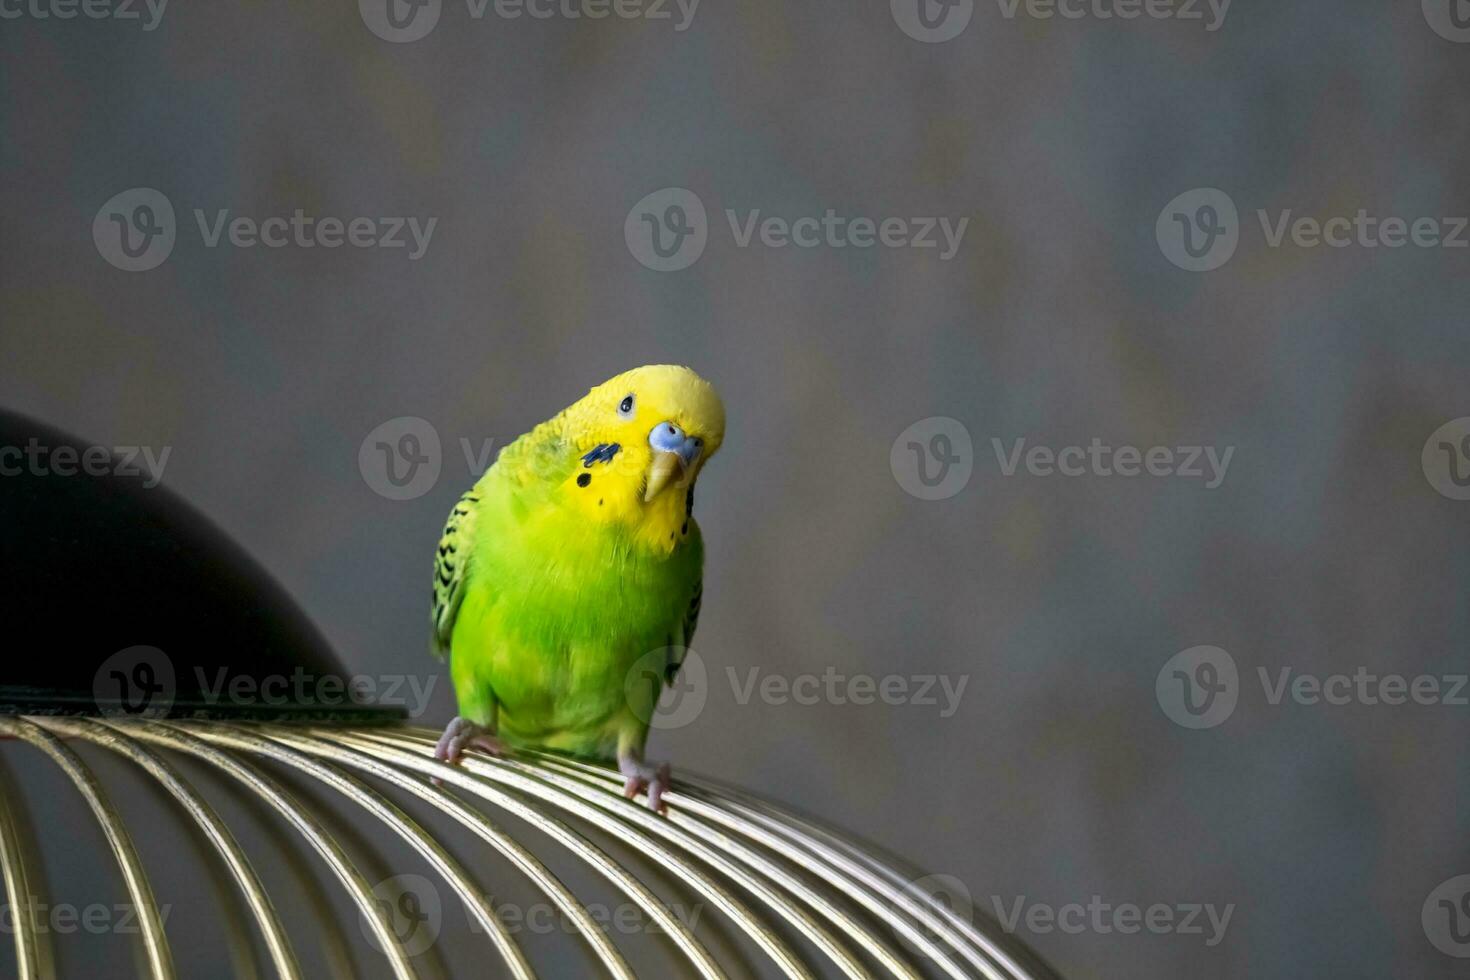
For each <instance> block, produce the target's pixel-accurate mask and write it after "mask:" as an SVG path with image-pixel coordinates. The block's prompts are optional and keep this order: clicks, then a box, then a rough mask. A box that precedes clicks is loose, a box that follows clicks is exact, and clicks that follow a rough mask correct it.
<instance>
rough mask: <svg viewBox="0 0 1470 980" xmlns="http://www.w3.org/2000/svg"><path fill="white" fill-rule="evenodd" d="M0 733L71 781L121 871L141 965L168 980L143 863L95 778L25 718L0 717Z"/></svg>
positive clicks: (169, 959) (167, 960)
mask: <svg viewBox="0 0 1470 980" xmlns="http://www.w3.org/2000/svg"><path fill="white" fill-rule="evenodd" d="M0 732H3V733H5V734H8V735H12V736H14V737H16V738H19V739H21V740H22V741H25V742H28V743H30V744H31V745H34V746H35V747H36V748H38V749H40V750H41V751H42V752H45V753H46V754H47V755H48V756H50V757H51V761H53V762H55V763H56V764H57V765H58V766H60V767H61V770H62V771H63V772H65V773H66V775H67V777H68V778H69V779H71V781H72V784H73V785H74V786H76V788H77V790H78V791H79V792H80V793H81V794H82V797H83V798H84V799H85V800H86V801H87V805H88V806H90V807H91V808H92V814H93V816H95V817H96V818H97V823H98V824H100V825H101V827H102V833H103V834H104V835H105V836H106V837H107V843H108V845H109V846H110V847H111V848H112V853H113V856H115V857H116V858H117V863H118V866H119V867H120V868H121V869H122V874H123V882H124V884H125V885H126V886H127V890H128V896H129V897H130V898H131V899H132V902H133V907H134V908H135V909H136V910H137V912H138V927H139V929H140V931H141V933H142V938H143V952H144V955H145V959H146V962H145V965H146V967H147V969H148V971H149V973H150V974H152V976H154V977H155V978H158V980H172V977H173V976H174V964H173V955H172V953H171V952H170V951H169V946H168V938H167V937H166V936H165V935H164V932H163V920H162V918H161V917H160V916H159V912H158V903H157V902H155V901H154V899H153V890H152V889H151V888H150V887H149V886H148V875H147V873H146V872H145V871H144V870H143V862H142V860H140V859H139V857H138V851H137V848H135V847H134V846H133V840H132V838H131V837H129V836H128V831H127V828H126V827H124V826H123V822H122V818H121V817H120V816H119V815H118V812H117V810H116V809H114V808H113V805H112V801H111V800H109V799H108V797H107V793H106V791H104V790H103V789H102V784H101V783H99V782H98V781H97V777H95V776H94V775H92V770H90V769H88V768H87V766H86V763H84V762H82V760H81V759H79V758H77V755H76V753H74V752H73V751H72V750H71V749H69V748H67V747H66V746H65V745H63V744H62V743H61V740H60V739H58V738H57V737H56V736H55V735H52V734H51V733H50V732H48V731H46V730H45V729H42V728H39V727H37V726H36V725H34V724H32V723H31V722H30V721H29V720H27V719H25V718H13V717H3V716H0Z"/></svg>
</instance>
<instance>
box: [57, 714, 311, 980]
mask: <svg viewBox="0 0 1470 980" xmlns="http://www.w3.org/2000/svg"><path fill="white" fill-rule="evenodd" d="M35 722H36V724H39V725H41V726H42V727H44V728H46V729H48V730H49V731H51V732H53V733H55V734H58V735H66V736H71V737H74V738H83V739H86V740H87V741H89V742H92V743H94V744H96V745H100V746H102V747H103V748H105V749H109V750H111V751H113V752H116V753H117V754H119V755H121V756H123V757H124V758H126V759H128V760H130V761H132V762H134V763H136V764H137V765H138V766H139V767H140V768H142V769H143V770H144V771H145V772H147V773H148V774H149V775H150V776H152V777H153V778H154V779H155V780H157V782H158V783H159V784H160V785H161V786H163V788H164V789H166V790H168V792H169V793H170V794H171V795H172V796H173V797H174V799H176V800H178V802H179V804H180V805H181V806H182V807H183V808H184V811H185V812H186V813H188V815H189V817H190V818H191V819H192V820H193V821H194V823H195V824H196V825H197V826H198V828H199V829H200V831H202V832H203V834H204V836H205V838H206V839H207V840H208V841H209V842H210V843H211V844H212V845H214V848H215V850H216V851H218V852H219V856H220V857H221V858H223V859H224V862H225V865H226V866H227V867H228V868H229V870H230V874H231V875H232V876H233V877H234V880H235V884H236V885H238V886H239V888H240V891H241V893H242V894H243V896H244V898H245V901H246V903H247V904H248V905H249V906H250V911H251V913H252V914H253V915H254V917H255V921H256V924H257V925H259V926H260V931H261V934H262V935H263V936H264V938H265V944H266V948H267V949H268V950H269V951H270V955H271V961H272V962H273V963H274V964H275V969H276V973H277V974H278V975H279V976H281V977H282V978H283V980H298V978H299V977H300V976H301V968H300V966H299V965H298V964H297V962H296V954H295V952H294V951H293V950H292V949H291V941H290V940H289V939H288V938H287V937H286V930H285V928H284V927H283V926H282V925H281V920H280V916H279V915H277V914H276V909H275V906H274V905H272V904H271V900H270V896H269V895H267V894H266V891H265V887H264V886H263V885H262V884H261V881H260V877H259V876H258V875H257V874H256V873H255V869H254V868H253V867H252V866H251V864H250V860H249V859H248V858H247V857H246V856H245V852H244V851H243V850H242V849H241V847H240V845H239V843H238V842H237V841H236V840H235V837H234V835H233V834H231V833H230V829H229V828H228V827H226V826H225V823H224V821H223V820H221V819H220V817H219V814H218V813H216V812H215V809H214V808H213V807H212V806H210V805H209V804H208V803H207V802H206V801H205V800H204V798H203V797H202V796H200V795H199V794H198V793H197V792H196V791H195V790H194V787H192V786H190V785H189V783H188V782H186V781H185V780H184V778H183V777H182V776H180V775H179V773H178V770H176V769H175V768H174V767H173V766H172V765H170V764H169V763H168V762H166V761H165V760H164V759H163V758H162V757H160V756H159V755H158V754H157V753H155V752H151V751H149V750H148V749H146V748H144V747H143V746H142V745H140V744H138V742H137V741H136V740H135V739H133V738H130V737H129V736H128V735H127V734H126V732H127V726H125V725H108V724H104V723H101V722H96V721H90V720H87V719H84V718H66V717H45V718H39V717H38V718H36V719H35Z"/></svg>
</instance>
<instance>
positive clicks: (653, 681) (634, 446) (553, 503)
mask: <svg viewBox="0 0 1470 980" xmlns="http://www.w3.org/2000/svg"><path fill="white" fill-rule="evenodd" d="M724 436H725V410H724V406H723V404H722V403H721V402H720V398H719V396H718V395H717V394H716V393H715V389H714V388H713V387H712V386H711V385H710V384H709V382H707V381H705V380H704V379H703V378H701V377H700V376H699V375H698V374H696V373H695V372H694V371H692V370H690V369H689V368H685V367H673V366H669V365H656V366H649V367H641V368H635V369H634V370H632V371H628V372H626V373H624V374H620V375H618V376H617V377H615V378H612V379H611V380H609V381H607V382H605V383H603V384H600V385H598V386H597V387H595V388H593V389H592V390H591V391H589V392H588V393H587V395H586V397H584V398H582V399H581V400H580V401H578V402H576V403H575V404H573V405H571V406H570V407H568V408H567V409H565V410H564V411H562V412H561V413H560V414H558V415H556V416H555V417H554V418H552V419H550V420H549V421H546V422H542V423H541V424H540V425H537V426H536V427H535V428H533V429H532V430H531V431H530V432H528V433H526V434H525V435H523V436H521V437H520V438H519V439H517V440H515V441H514V442H513V443H511V444H510V445H508V446H506V447H505V448H504V449H503V450H502V451H501V452H500V454H499V456H498V457H497V458H496V461H495V463H494V465H493V466H491V467H490V468H489V469H488V470H486V471H485V474H484V475H483V476H482V477H481V478H480V479H479V481H478V482H476V483H475V485H474V487H473V488H472V489H471V490H470V491H469V492H467V493H466V494H465V495H464V496H463V497H461V498H460V500H459V502H458V503H456V504H455V505H454V509H453V511H452V512H451V513H450V515H449V520H448V522H447V523H446V524H445V526H444V533H443V536H442V537H441V539H440V541H439V550H438V554H437V556H436V559H435V563H434V597H433V598H434V601H433V610H432V621H433V622H432V625H433V636H432V641H431V649H432V651H433V652H434V653H435V654H436V655H437V656H439V657H441V658H442V657H444V656H445V655H446V654H447V655H448V656H449V661H450V677H451V678H452V680H453V684H454V691H455V695H456V698H457V699H458V703H459V716H458V717H456V718H455V719H454V720H453V721H452V722H450V723H449V725H448V727H447V728H445V730H444V734H443V736H442V737H441V738H440V739H439V743H438V745H437V747H436V749H435V756H436V758H438V759H440V760H441V761H444V762H448V763H451V764H454V763H457V762H458V761H459V760H460V758H461V756H462V755H463V754H464V752H465V751H466V750H467V749H469V748H471V747H477V748H480V749H483V750H485V751H488V752H490V753H492V754H500V753H501V752H502V751H504V750H505V749H506V748H507V747H510V748H514V747H517V746H527V747H535V748H544V749H550V750H553V751H561V752H567V753H571V754H574V755H578V756H583V757H590V758H597V759H604V760H614V759H615V760H616V762H617V765H618V769H619V771H620V772H621V773H622V775H623V776H624V778H625V783H624V794H625V795H626V796H628V797H629V798H630V799H631V798H634V797H636V796H637V795H638V793H640V792H642V791H645V790H646V791H647V794H648V805H649V806H650V807H652V808H653V809H654V810H656V811H661V810H663V809H665V807H664V803H663V796H664V794H665V792H667V790H668V788H669V767H668V765H667V764H663V765H657V766H655V765H651V764H649V763H648V762H646V761H645V759H644V746H645V743H646V741H647V737H648V728H649V722H650V719H651V718H652V716H653V712H654V709H655V706H656V705H657V703H658V699H659V696H660V694H661V691H662V687H663V685H664V684H671V683H673V681H674V678H675V675H676V674H677V672H678V670H679V667H680V664H681V663H682V661H683V656H684V651H685V649H686V648H687V647H688V645H689V643H690V640H691V639H692V638H693V636H694V629H695V626H696V625H697V624H698V622H699V610H700V603H701V601H702V597H703V586H702V582H703V568H704V545H703V541H702V539H701V537H700V531H699V525H698V524H697V523H695V520H694V484H695V480H696V478H697V477H698V476H699V474H700V471H701V469H702V468H703V466H704V464H705V463H706V462H707V461H708V460H709V459H710V457H712V456H714V454H715V453H716V452H718V451H719V448H720V443H721V442H722V441H723V440H724Z"/></svg>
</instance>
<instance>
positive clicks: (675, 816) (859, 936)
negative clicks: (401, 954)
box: [537, 754, 968, 980]
mask: <svg viewBox="0 0 1470 980" xmlns="http://www.w3.org/2000/svg"><path fill="white" fill-rule="evenodd" d="M537 762H538V763H540V764H541V765H544V766H547V767H549V768H551V769H553V770H555V771H557V772H561V773H565V774H566V775H567V776H568V777H569V778H572V779H576V780H577V781H578V782H580V783H582V784H583V785H585V786H587V787H589V788H590V789H592V790H593V791H602V790H607V789H613V788H616V786H617V783H618V780H617V778H616V777H613V776H612V774H611V773H610V772H609V771H608V770H606V769H603V768H599V767H597V766H593V765H589V764H587V763H585V762H580V761H577V760H572V759H564V758H559V757H556V756H550V755H545V754H538V755H537ZM682 788H684V790H685V791H684V793H682V794H676V795H674V796H671V797H670V799H671V801H677V806H673V805H672V804H671V809H670V813H669V821H670V822H671V823H673V824H675V825H687V826H688V827H689V828H690V829H691V831H693V832H694V833H696V834H697V835H698V837H699V838H700V839H702V840H708V841H710V842H711V843H713V844H714V845H715V846H716V847H719V848H720V849H721V850H723V851H725V852H726V853H728V854H730V855H731V856H732V857H733V858H735V859H737V860H740V861H742V862H744V863H745V864H747V865H748V866H750V867H752V868H754V869H756V870H758V871H760V872H762V873H765V871H766V868H767V867H769V866H771V865H770V863H769V862H767V861H765V860H764V859H762V858H760V857H758V856H757V857H754V858H753V857H752V854H753V853H754V852H752V851H751V850H750V849H749V848H748V847H746V846H744V845H742V844H739V843H736V842H735V841H733V840H731V839H730V838H729V837H727V836H725V835H724V834H723V833H721V832H720V830H721V829H725V830H731V831H734V832H735V833H737V834H739V835H740V836H741V837H743V838H745V839H746V840H749V841H750V842H751V843H752V844H755V845H758V846H761V847H763V848H765V849H766V850H768V851H772V852H775V853H776V854H779V855H780V856H781V857H782V858H784V859H786V860H787V861H788V862H790V863H792V864H794V865H796V866H798V867H801V868H804V869H805V870H807V871H809V872H811V873H813V874H815V875H817V876H818V877H820V878H822V879H823V880H824V881H826V882H828V883H829V884H831V885H834V886H836V887H837V888H838V890H839V891H840V892H841V893H842V894H844V895H846V896H847V897H849V898H850V899H852V900H853V901H855V902H857V903H858V904H860V905H862V906H863V907H864V908H866V909H867V910H868V911H869V912H871V913H873V914H874V915H876V916H877V917H879V918H880V919H882V920H884V921H885V922H889V921H890V920H891V919H892V915H893V911H894V909H893V905H892V903H891V902H890V901H885V900H884V898H883V897H882V893H881V892H879V893H874V892H870V891H867V890H865V889H863V888H862V887H860V886H859V884H858V883H857V882H856V881H853V880H852V879H850V878H848V877H846V876H845V875H843V874H842V873H840V872H838V871H837V870H836V869H834V868H833V867H832V866H831V865H830V864H828V863H827V862H826V861H825V860H824V859H823V857H822V856H821V855H820V854H815V853H811V852H806V851H803V850H802V849H800V848H798V847H793V846H790V845H789V844H787V843H786V842H785V841H783V840H782V839H780V838H777V837H775V836H773V835H772V834H770V833H767V832H765V831H764V830H763V829H762V828H761V827H759V826H758V825H755V824H753V823H751V822H750V821H748V820H743V819H741V818H740V816H739V815H738V814H735V813H731V812H728V811H726V810H723V809H721V808H720V806H719V805H718V801H716V800H714V799H712V798H709V797H707V796H705V795H704V794H702V793H700V791H698V790H695V791H694V792H692V793H691V792H690V791H689V788H688V787H682ZM777 867H779V866H777ZM772 877H773V878H774V879H775V880H776V881H777V882H779V883H781V884H783V885H786V887H787V888H788V890H790V891H792V892H793V893H794V894H796V895H797V896H798V897H801V898H802V899H803V900H804V901H806V902H807V903H808V905H810V906H811V907H812V908H813V909H814V910H815V911H817V912H819V913H820V914H822V915H823V916H825V917H827V918H828V919H829V920H831V921H832V922H833V923H834V924H835V925H837V926H838V927H839V928H841V929H842V930H843V931H844V932H846V933H847V934H848V935H849V936H851V937H852V938H854V939H855V940H857V941H858V942H860V943H861V944H862V945H863V946H864V947H865V948H866V949H868V951H869V952H870V953H871V954H872V955H873V956H874V957H876V958H877V959H878V960H879V961H880V962H882V963H883V965H884V966H885V967H886V968H887V969H888V971H889V972H890V973H892V974H893V975H894V976H898V977H905V978H916V977H918V974H917V973H916V972H915V970H914V969H913V967H911V966H909V965H908V964H907V963H906V962H904V960H903V959H902V957H901V954H899V953H898V952H897V951H896V950H894V949H892V948H891V947H890V946H888V945H887V943H885V942H884V941H883V940H882V939H880V938H878V936H876V935H875V934H873V933H872V932H870V931H868V930H867V929H866V928H864V927H863V926H862V925H861V924H859V923H857V922H856V921H855V920H853V919H852V918H851V917H850V916H847V915H844V914H842V913H840V912H835V913H834V911H833V910H834V908H835V907H834V906H833V905H832V904H831V903H830V902H828V901H827V900H826V899H824V898H821V897H820V896H817V895H816V893H815V892H813V891H812V890H811V889H810V888H809V887H808V886H806V885H804V884H802V883H800V882H799V881H797V880H796V879H794V878H793V877H792V876H791V875H788V874H786V873H785V872H778V873H776V874H773V875H772ZM788 882H795V884H788ZM814 897H815V898H814ZM890 924H891V925H892V926H893V928H894V929H895V930H896V931H897V932H899V933H901V934H902V935H903V936H904V937H905V938H906V939H907V940H908V941H909V942H911V943H912V944H914V945H915V946H917V947H918V948H919V949H920V950H921V951H922V952H923V953H924V954H925V955H926V956H928V957H929V958H930V959H931V960H933V961H934V962H935V963H936V964H937V965H938V966H940V967H942V968H943V969H944V971H945V972H946V973H948V974H949V975H950V976H952V977H955V978H956V980H964V978H965V977H967V976H968V973H967V972H966V971H965V969H964V968H963V967H962V966H960V965H959V964H958V963H956V962H955V961H954V960H953V959H952V958H951V957H950V956H949V955H948V953H946V952H945V951H944V950H943V949H941V948H940V947H939V946H938V945H936V944H935V943H933V942H931V941H930V940H929V939H928V937H926V936H925V935H924V934H923V932H922V931H920V930H918V929H916V928H914V927H913V926H912V925H910V924H909V923H907V922H905V921H903V920H893V921H891V922H890Z"/></svg>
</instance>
